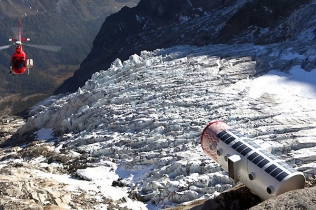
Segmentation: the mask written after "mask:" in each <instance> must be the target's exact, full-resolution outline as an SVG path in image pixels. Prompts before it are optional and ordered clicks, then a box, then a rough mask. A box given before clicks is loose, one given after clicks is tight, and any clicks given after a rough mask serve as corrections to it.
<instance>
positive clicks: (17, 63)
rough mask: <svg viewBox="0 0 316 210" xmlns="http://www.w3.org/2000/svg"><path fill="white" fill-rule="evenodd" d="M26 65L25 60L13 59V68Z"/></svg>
mask: <svg viewBox="0 0 316 210" xmlns="http://www.w3.org/2000/svg"><path fill="white" fill-rule="evenodd" d="M24 67H25V61H24V60H15V61H13V68H14V69H21V68H24Z"/></svg>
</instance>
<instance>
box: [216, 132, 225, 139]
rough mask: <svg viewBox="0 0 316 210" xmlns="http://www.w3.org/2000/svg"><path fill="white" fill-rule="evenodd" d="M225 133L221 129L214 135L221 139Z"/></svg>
mask: <svg viewBox="0 0 316 210" xmlns="http://www.w3.org/2000/svg"><path fill="white" fill-rule="evenodd" d="M225 134H227V133H226V131H221V132H219V133H218V134H217V135H216V137H217V138H219V139H222V137H223V136H224V135H225Z"/></svg>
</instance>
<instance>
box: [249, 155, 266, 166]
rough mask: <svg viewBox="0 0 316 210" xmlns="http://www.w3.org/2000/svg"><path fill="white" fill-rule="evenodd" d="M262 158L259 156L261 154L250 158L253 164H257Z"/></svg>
mask: <svg viewBox="0 0 316 210" xmlns="http://www.w3.org/2000/svg"><path fill="white" fill-rule="evenodd" d="M263 159H264V158H263V157H262V156H261V155H259V156H257V157H256V158H255V159H253V160H252V162H253V163H254V164H256V165H257V164H258V163H259V162H260V161H262V160H263Z"/></svg>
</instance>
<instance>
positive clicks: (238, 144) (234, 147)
mask: <svg viewBox="0 0 316 210" xmlns="http://www.w3.org/2000/svg"><path fill="white" fill-rule="evenodd" d="M240 145H242V143H241V142H240V141H237V142H236V143H235V144H233V146H232V148H233V149H234V150H236V148H237V147H239V146H240Z"/></svg>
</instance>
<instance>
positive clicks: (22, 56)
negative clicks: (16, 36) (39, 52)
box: [10, 45, 28, 74]
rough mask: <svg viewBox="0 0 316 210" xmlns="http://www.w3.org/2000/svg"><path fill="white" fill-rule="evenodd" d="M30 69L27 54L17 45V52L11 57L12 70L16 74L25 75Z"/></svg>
mask: <svg viewBox="0 0 316 210" xmlns="http://www.w3.org/2000/svg"><path fill="white" fill-rule="evenodd" d="M27 68H28V65H27V56H26V53H25V52H23V50H22V45H17V46H16V48H15V52H14V53H13V54H12V56H11V62H10V70H11V71H12V73H14V74H23V73H24V72H25V70H26V69H27Z"/></svg>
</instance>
